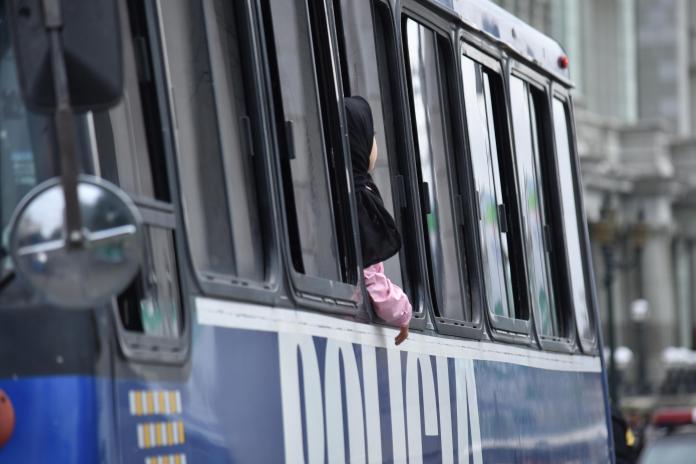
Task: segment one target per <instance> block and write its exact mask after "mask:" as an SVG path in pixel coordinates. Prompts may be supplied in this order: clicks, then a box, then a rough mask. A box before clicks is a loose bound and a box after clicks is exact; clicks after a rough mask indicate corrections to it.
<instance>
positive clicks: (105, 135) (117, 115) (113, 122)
mask: <svg viewBox="0 0 696 464" xmlns="http://www.w3.org/2000/svg"><path fill="white" fill-rule="evenodd" d="M125 3H126V2H125V1H122V2H120V7H121V13H122V14H121V27H122V29H123V33H122V37H123V40H124V47H123V53H124V82H125V89H124V95H123V99H122V100H121V102H120V103H119V104H118V105H117V106H116V107H114V108H112V109H110V110H108V111H103V112H98V113H94V114H93V115H88V116H87V118H86V124H87V125H88V126H89V129H88V132H89V133H91V134H93V138H94V140H93V142H94V143H93V149H94V154H95V155H96V156H94V160H93V166H92V169H93V172H94V173H95V174H97V175H99V176H101V177H103V178H105V179H107V180H109V181H111V182H114V183H116V184H117V185H119V186H120V187H121V188H123V189H124V190H125V191H126V192H128V193H129V194H130V195H131V196H132V197H133V199H134V200H135V203H136V205H137V206H138V207H139V209H140V213H141V215H142V217H143V220H144V222H145V228H144V231H145V239H146V240H145V258H144V260H143V263H144V264H143V267H142V270H141V272H140V273H139V275H138V276H137V277H136V278H135V280H134V281H133V283H132V284H131V285H130V287H129V288H127V289H126V291H125V292H124V293H123V294H121V295H119V297H118V298H117V302H118V310H119V315H120V318H121V323H122V325H123V328H124V329H125V330H126V331H129V332H138V333H143V334H146V335H151V336H156V337H178V336H179V335H181V334H182V332H183V324H184V321H183V318H182V306H181V294H180V290H179V273H178V264H177V258H176V253H175V242H174V229H175V221H174V210H173V206H172V205H171V203H170V201H169V190H168V180H167V173H166V170H165V169H164V166H165V164H164V152H163V149H162V139H161V123H160V119H159V114H158V112H157V110H156V108H157V104H156V95H155V94H154V84H153V82H152V81H151V79H147V78H146V76H148V75H150V76H151V75H152V72H151V70H149V69H148V70H146V69H143V68H142V67H139V66H143V63H142V62H140V63H138V61H137V60H136V53H137V50H136V48H135V43H136V42H137V41H139V40H144V36H143V35H142V34H145V32H144V31H142V30H141V28H142V26H143V25H142V24H141V23H140V22H141V21H143V17H142V15H144V11H143V10H141V8H142V5H140V2H129V7H128V9H127V8H126V5H125ZM141 51H142V50H141Z"/></svg>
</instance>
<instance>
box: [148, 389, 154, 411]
mask: <svg viewBox="0 0 696 464" xmlns="http://www.w3.org/2000/svg"><path fill="white" fill-rule="evenodd" d="M153 400H154V398H153V395H152V392H151V391H148V392H147V413H148V414H152V413H154V412H155V405H154V401H153Z"/></svg>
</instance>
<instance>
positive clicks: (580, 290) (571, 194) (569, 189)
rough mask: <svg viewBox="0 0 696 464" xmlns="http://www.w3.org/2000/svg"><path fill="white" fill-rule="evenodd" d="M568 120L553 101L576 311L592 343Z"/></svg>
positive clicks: (561, 105)
mask: <svg viewBox="0 0 696 464" xmlns="http://www.w3.org/2000/svg"><path fill="white" fill-rule="evenodd" d="M567 118H568V116H567V112H566V108H565V105H564V103H563V102H562V101H561V100H558V99H556V98H555V99H554V100H553V124H554V127H555V132H556V156H557V158H558V177H559V182H560V185H561V200H562V201H561V204H562V207H563V227H564V228H565V236H566V246H567V253H568V265H569V267H570V281H571V288H572V292H573V307H574V308H575V323H576V324H577V326H578V332H579V333H580V336H581V337H582V338H583V339H585V340H592V339H593V338H594V337H593V332H592V326H591V324H590V317H589V308H588V305H587V292H586V288H585V269H584V263H583V255H582V248H581V245H580V237H581V235H580V222H579V221H578V211H577V209H576V202H575V178H574V173H573V167H572V158H571V156H572V154H571V151H570V140H569V134H568V119H567Z"/></svg>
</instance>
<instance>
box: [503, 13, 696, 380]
mask: <svg viewBox="0 0 696 464" xmlns="http://www.w3.org/2000/svg"><path fill="white" fill-rule="evenodd" d="M496 3H498V4H500V6H502V7H503V8H506V9H508V10H509V11H511V12H512V13H514V14H515V15H517V16H519V17H521V18H522V19H524V20H525V21H527V22H529V23H531V24H532V25H534V26H535V27H536V28H538V29H540V30H542V31H544V32H545V33H547V34H548V35H551V36H552V37H554V38H555V39H556V40H558V41H559V42H560V43H561V44H563V45H564V47H565V49H566V51H567V53H568V56H569V58H570V67H571V75H572V76H573V80H574V81H575V83H576V85H577V88H576V91H575V102H576V125H577V133H578V151H579V155H580V160H581V166H582V175H583V183H584V187H585V206H586V210H587V211H586V212H587V217H588V221H589V222H590V230H591V231H592V230H593V229H594V225H595V224H597V223H598V222H599V221H602V220H604V219H606V218H607V217H608V216H609V215H611V213H612V212H613V217H614V218H615V224H616V226H617V227H616V232H617V233H616V235H615V237H616V240H615V241H614V242H613V244H612V247H611V249H612V251H613V253H614V256H615V266H614V271H613V276H614V284H613V286H612V292H611V298H612V300H613V305H614V308H615V329H616V337H617V346H622V345H623V346H627V347H629V348H630V349H631V350H632V352H633V353H634V354H635V355H639V354H640V353H641V352H645V353H646V354H645V356H644V358H643V359H645V360H646V369H645V372H646V374H645V376H643V378H639V377H640V375H639V373H640V370H639V369H637V367H638V365H639V364H640V363H639V359H638V358H639V356H634V359H633V361H632V362H631V363H630V364H629V365H628V366H627V367H626V372H625V374H624V378H625V379H626V381H627V382H626V383H627V385H626V387H627V390H631V389H634V390H635V386H636V385H639V384H640V385H646V384H647V385H648V386H650V387H652V389H653V391H654V390H655V388H656V387H657V385H658V384H659V383H660V382H661V381H662V379H663V377H664V372H665V366H664V363H663V361H662V353H663V351H664V349H665V348H667V347H668V346H678V347H685V348H689V349H695V348H696V2H691V1H689V0H497V1H496ZM591 238H592V243H593V245H592V246H593V259H594V268H595V277H596V282H597V290H598V292H597V296H598V300H599V307H600V315H601V318H602V323H603V329H604V333H605V336H604V338H605V342H606V340H607V335H606V334H607V321H606V316H607V306H608V299H607V291H606V288H605V285H603V282H604V279H605V276H606V271H607V266H606V262H605V259H604V254H603V250H602V244H600V243H599V242H598V237H597V236H596V235H595V236H594V237H591ZM637 299H645V300H647V301H648V302H649V307H650V311H649V313H648V315H647V318H646V319H645V321H644V322H637V321H636V320H635V318H634V317H632V312H631V305H632V302H634V301H635V300H637ZM605 344H606V343H605Z"/></svg>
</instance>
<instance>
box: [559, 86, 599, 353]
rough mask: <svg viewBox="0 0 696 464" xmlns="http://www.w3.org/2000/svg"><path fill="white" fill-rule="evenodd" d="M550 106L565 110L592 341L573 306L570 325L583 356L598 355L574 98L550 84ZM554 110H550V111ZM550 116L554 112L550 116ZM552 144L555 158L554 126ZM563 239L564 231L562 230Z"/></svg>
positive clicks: (562, 88)
mask: <svg viewBox="0 0 696 464" xmlns="http://www.w3.org/2000/svg"><path fill="white" fill-rule="evenodd" d="M549 96H550V100H549V101H550V103H551V104H553V100H554V99H558V100H559V101H560V102H561V103H562V104H563V107H564V109H565V116H566V122H567V125H568V127H567V129H568V140H569V148H570V158H571V159H570V167H571V169H572V171H573V172H572V175H573V182H574V184H573V187H574V195H575V208H576V215H577V220H578V222H579V225H580V227H579V229H580V230H578V235H580V244H579V245H580V253H581V255H582V265H583V268H584V271H585V272H584V276H583V278H584V281H585V289H586V300H587V318H588V321H589V324H590V329H591V333H592V338H591V339H588V338H584V337H582V336H581V335H580V333H579V330H578V326H577V322H576V321H575V318H576V315H575V308H574V307H573V325H574V333H575V337H576V340H577V342H578V347H579V348H580V349H581V350H582V352H583V353H585V354H588V355H597V354H599V346H600V344H601V333H600V332H599V327H600V325H599V324H598V321H601V319H600V316H599V306H598V304H597V293H596V287H595V276H594V267H593V266H592V254H591V251H590V250H591V246H590V235H589V231H588V225H587V213H586V210H585V202H584V197H583V195H582V171H581V169H580V158H579V156H578V149H577V139H576V136H577V132H576V127H575V114H574V105H573V98H572V96H571V95H570V91H569V89H568V88H567V87H566V86H564V85H563V84H561V83H557V82H552V84H551V91H550V93H549ZM552 110H553V108H552ZM552 114H553V113H552ZM552 135H553V143H554V154H555V156H554V158H555V159H556V160H557V159H558V154H557V153H555V146H556V128H555V126H554V127H553V131H552ZM564 237H565V230H564Z"/></svg>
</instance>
